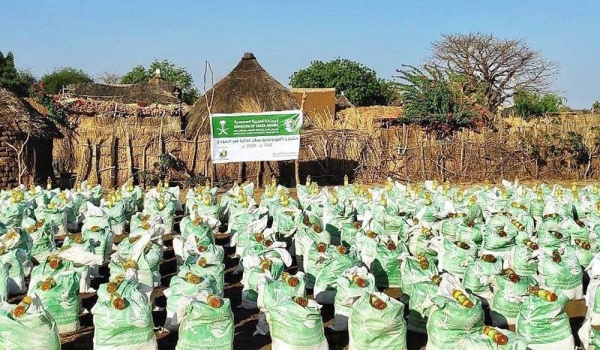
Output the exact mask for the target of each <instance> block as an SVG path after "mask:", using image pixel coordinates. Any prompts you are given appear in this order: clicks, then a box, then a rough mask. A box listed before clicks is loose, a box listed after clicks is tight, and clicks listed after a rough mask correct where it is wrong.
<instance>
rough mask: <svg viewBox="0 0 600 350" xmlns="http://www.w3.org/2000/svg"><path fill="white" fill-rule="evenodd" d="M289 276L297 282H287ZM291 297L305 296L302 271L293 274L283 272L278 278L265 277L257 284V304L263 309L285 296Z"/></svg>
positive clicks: (273, 304)
mask: <svg viewBox="0 0 600 350" xmlns="http://www.w3.org/2000/svg"><path fill="white" fill-rule="evenodd" d="M290 278H295V279H296V280H297V281H298V284H297V285H295V286H294V285H292V284H291V283H290V282H289V279H290ZM293 297H306V282H305V280H304V273H302V272H298V273H297V274H295V275H292V274H289V273H287V272H283V273H282V274H281V275H280V276H279V278H278V279H271V278H266V279H265V280H264V283H262V284H260V285H259V288H258V299H257V304H258V307H259V308H260V309H261V310H264V309H268V308H269V307H271V306H275V305H277V303H279V302H280V301H281V300H283V299H285V298H293Z"/></svg>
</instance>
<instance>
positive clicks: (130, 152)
mask: <svg viewBox="0 0 600 350" xmlns="http://www.w3.org/2000/svg"><path fill="white" fill-rule="evenodd" d="M127 171H128V174H127V176H128V177H129V178H133V172H134V171H135V169H134V166H133V142H132V141H131V135H129V132H127Z"/></svg>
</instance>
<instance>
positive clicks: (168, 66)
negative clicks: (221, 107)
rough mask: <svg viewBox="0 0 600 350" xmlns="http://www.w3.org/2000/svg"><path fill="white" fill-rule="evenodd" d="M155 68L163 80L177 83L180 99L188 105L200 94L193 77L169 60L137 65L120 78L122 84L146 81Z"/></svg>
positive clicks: (151, 75) (152, 74) (152, 75)
mask: <svg viewBox="0 0 600 350" xmlns="http://www.w3.org/2000/svg"><path fill="white" fill-rule="evenodd" d="M156 69H160V76H161V78H162V79H164V80H165V81H168V82H171V83H174V84H177V85H178V86H179V87H180V88H181V91H182V100H183V102H185V103H187V104H188V105H193V104H194V102H196V100H197V99H198V97H199V96H200V93H199V91H198V89H197V88H196V87H195V86H194V78H193V77H192V74H190V73H189V72H188V71H187V70H186V69H185V68H182V67H177V66H176V65H175V64H174V63H173V62H171V61H169V60H155V61H154V62H152V63H151V64H150V66H149V67H148V68H146V67H144V66H143V65H141V64H140V65H137V66H135V67H133V68H132V69H131V71H129V72H128V73H127V74H125V75H124V76H123V77H122V78H121V83H122V84H139V83H145V82H148V81H149V80H150V79H152V77H154V72H155V71H156Z"/></svg>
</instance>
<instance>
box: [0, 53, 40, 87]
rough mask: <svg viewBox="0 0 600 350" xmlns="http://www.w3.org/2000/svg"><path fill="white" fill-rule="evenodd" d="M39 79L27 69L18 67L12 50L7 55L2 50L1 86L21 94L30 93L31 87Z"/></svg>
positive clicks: (0, 62) (0, 54)
mask: <svg viewBox="0 0 600 350" xmlns="http://www.w3.org/2000/svg"><path fill="white" fill-rule="evenodd" d="M36 81H37V79H36V78H35V76H33V74H31V72H29V71H27V70H21V69H17V67H16V66H15V57H14V55H13V53H12V52H10V51H9V52H7V53H6V56H4V54H3V53H2V52H1V51H0V86H2V87H5V88H7V89H9V90H11V91H13V92H14V93H16V94H17V95H19V96H26V95H28V92H29V89H30V88H31V86H32V85H33V84H35V83H36Z"/></svg>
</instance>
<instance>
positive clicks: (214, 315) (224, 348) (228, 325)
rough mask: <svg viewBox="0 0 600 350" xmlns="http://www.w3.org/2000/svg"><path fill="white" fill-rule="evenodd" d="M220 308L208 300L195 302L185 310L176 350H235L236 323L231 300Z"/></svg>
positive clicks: (225, 300) (224, 301)
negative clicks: (200, 349) (199, 348)
mask: <svg viewBox="0 0 600 350" xmlns="http://www.w3.org/2000/svg"><path fill="white" fill-rule="evenodd" d="M222 303H223V304H222V305H221V306H220V307H218V308H215V307H212V306H210V305H209V304H208V303H207V301H206V300H202V299H201V300H195V301H193V302H192V303H191V304H189V305H188V306H187V307H186V308H185V312H184V314H183V317H182V319H181V325H180V326H179V339H178V340H177V346H176V347H175V349H176V350H196V349H198V347H201V348H202V349H210V350H228V349H229V350H230V349H233V335H234V328H235V327H234V321H233V312H232V311H231V303H230V301H229V299H222Z"/></svg>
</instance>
